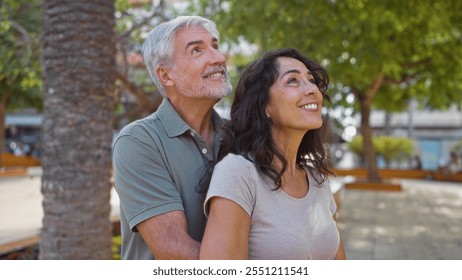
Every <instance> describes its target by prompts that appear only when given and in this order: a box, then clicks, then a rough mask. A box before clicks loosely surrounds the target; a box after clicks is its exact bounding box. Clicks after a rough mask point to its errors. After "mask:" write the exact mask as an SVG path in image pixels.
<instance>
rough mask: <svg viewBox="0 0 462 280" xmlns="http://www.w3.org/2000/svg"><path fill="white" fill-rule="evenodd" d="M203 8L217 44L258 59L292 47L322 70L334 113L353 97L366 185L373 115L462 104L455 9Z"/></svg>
mask: <svg viewBox="0 0 462 280" xmlns="http://www.w3.org/2000/svg"><path fill="white" fill-rule="evenodd" d="M209 2H210V1H199V2H198V3H202V4H203V6H202V9H203V10H206V11H208V12H209V13H210V14H212V15H213V18H214V19H215V21H216V22H217V24H218V27H219V28H220V30H221V31H222V36H223V38H225V39H227V40H228V41H230V42H231V43H234V44H236V43H239V42H240V41H242V40H243V39H245V40H246V41H248V42H250V43H252V44H256V45H257V46H259V47H260V52H261V51H265V50H267V49H270V48H277V47H294V48H296V49H298V50H300V51H302V52H303V53H305V54H307V55H308V56H309V57H311V58H312V59H314V60H315V61H317V62H320V63H321V64H322V65H324V66H325V67H326V68H327V69H328V71H329V73H330V74H331V85H333V89H334V92H333V93H332V92H331V95H333V99H334V101H335V102H336V103H335V104H334V106H339V104H347V103H346V102H345V97H346V96H348V95H350V94H354V96H355V103H356V104H355V105H354V106H355V108H356V109H357V110H359V112H360V114H361V127H360V131H361V134H362V136H363V137H364V149H365V160H366V162H367V164H368V177H369V180H372V181H378V180H380V177H379V174H378V169H377V165H376V153H375V150H374V148H373V145H372V138H373V134H372V130H371V128H370V125H369V118H370V113H371V110H372V109H373V108H378V109H386V110H388V111H398V110H404V109H405V108H406V106H407V104H408V101H409V100H410V99H416V100H417V101H418V102H419V104H420V105H421V106H428V107H432V108H438V109H442V108H445V107H447V106H448V105H450V104H453V103H454V102H456V103H458V104H461V103H462V94H461V93H462V48H461V47H460V45H461V43H462V13H460V11H461V10H462V2H461V1H457V0H440V1H429V0H424V1H420V0H419V1H417V0H410V1H400V0H387V1H372V0H346V1H333V0H313V1H303V0H290V1H277V0H272V1H271V0H269V1H268V0H265V1H263V0H259V1H257V0H253V1H248V0H247V1H243V0H239V1H238V0H223V1H212V2H213V5H210V4H209ZM205 7H208V9H207V8H205ZM210 7H213V9H212V10H211V9H210Z"/></svg>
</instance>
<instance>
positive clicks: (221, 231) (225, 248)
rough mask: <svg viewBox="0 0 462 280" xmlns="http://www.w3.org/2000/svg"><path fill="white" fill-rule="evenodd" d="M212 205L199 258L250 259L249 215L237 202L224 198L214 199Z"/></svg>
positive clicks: (210, 202)
mask: <svg viewBox="0 0 462 280" xmlns="http://www.w3.org/2000/svg"><path fill="white" fill-rule="evenodd" d="M209 204H210V210H209V219H208V221H207V226H206V228H205V233H204V238H203V239H202V244H201V249H200V256H199V258H200V259H214V260H237V259H248V257H249V231H250V216H249V215H248V214H247V212H246V211H244V209H242V207H241V206H239V205H238V204H237V203H235V202H234V201H232V200H229V199H226V198H223V197H212V198H211V199H210V201H209Z"/></svg>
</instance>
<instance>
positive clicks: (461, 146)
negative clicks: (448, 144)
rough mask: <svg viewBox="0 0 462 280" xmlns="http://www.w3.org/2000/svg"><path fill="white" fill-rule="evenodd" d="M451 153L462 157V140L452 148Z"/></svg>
mask: <svg viewBox="0 0 462 280" xmlns="http://www.w3.org/2000/svg"><path fill="white" fill-rule="evenodd" d="M451 152H455V153H456V154H457V155H458V156H462V140H460V141H459V142H457V143H456V144H455V145H454V146H452V148H451Z"/></svg>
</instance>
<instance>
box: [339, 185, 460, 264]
mask: <svg viewBox="0 0 462 280" xmlns="http://www.w3.org/2000/svg"><path fill="white" fill-rule="evenodd" d="M401 183H402V188H403V190H402V191H401V192H386V191H367V190H351V189H343V190H342V193H341V196H342V204H341V209H340V215H339V228H340V231H341V234H342V238H343V242H344V246H345V250H346V252H347V256H348V258H349V259H356V260H373V259H375V260H377V259H378V260H427V259H430V260H462V184H456V183H447V182H437V181H422V180H402V181H401Z"/></svg>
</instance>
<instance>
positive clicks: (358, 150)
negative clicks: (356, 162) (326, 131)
mask: <svg viewBox="0 0 462 280" xmlns="http://www.w3.org/2000/svg"><path fill="white" fill-rule="evenodd" d="M348 149H349V150H350V151H351V152H352V153H353V154H355V155H356V156H358V157H359V158H363V156H364V144H363V137H362V136H361V135H358V136H356V137H355V138H353V140H351V141H350V142H348Z"/></svg>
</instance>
